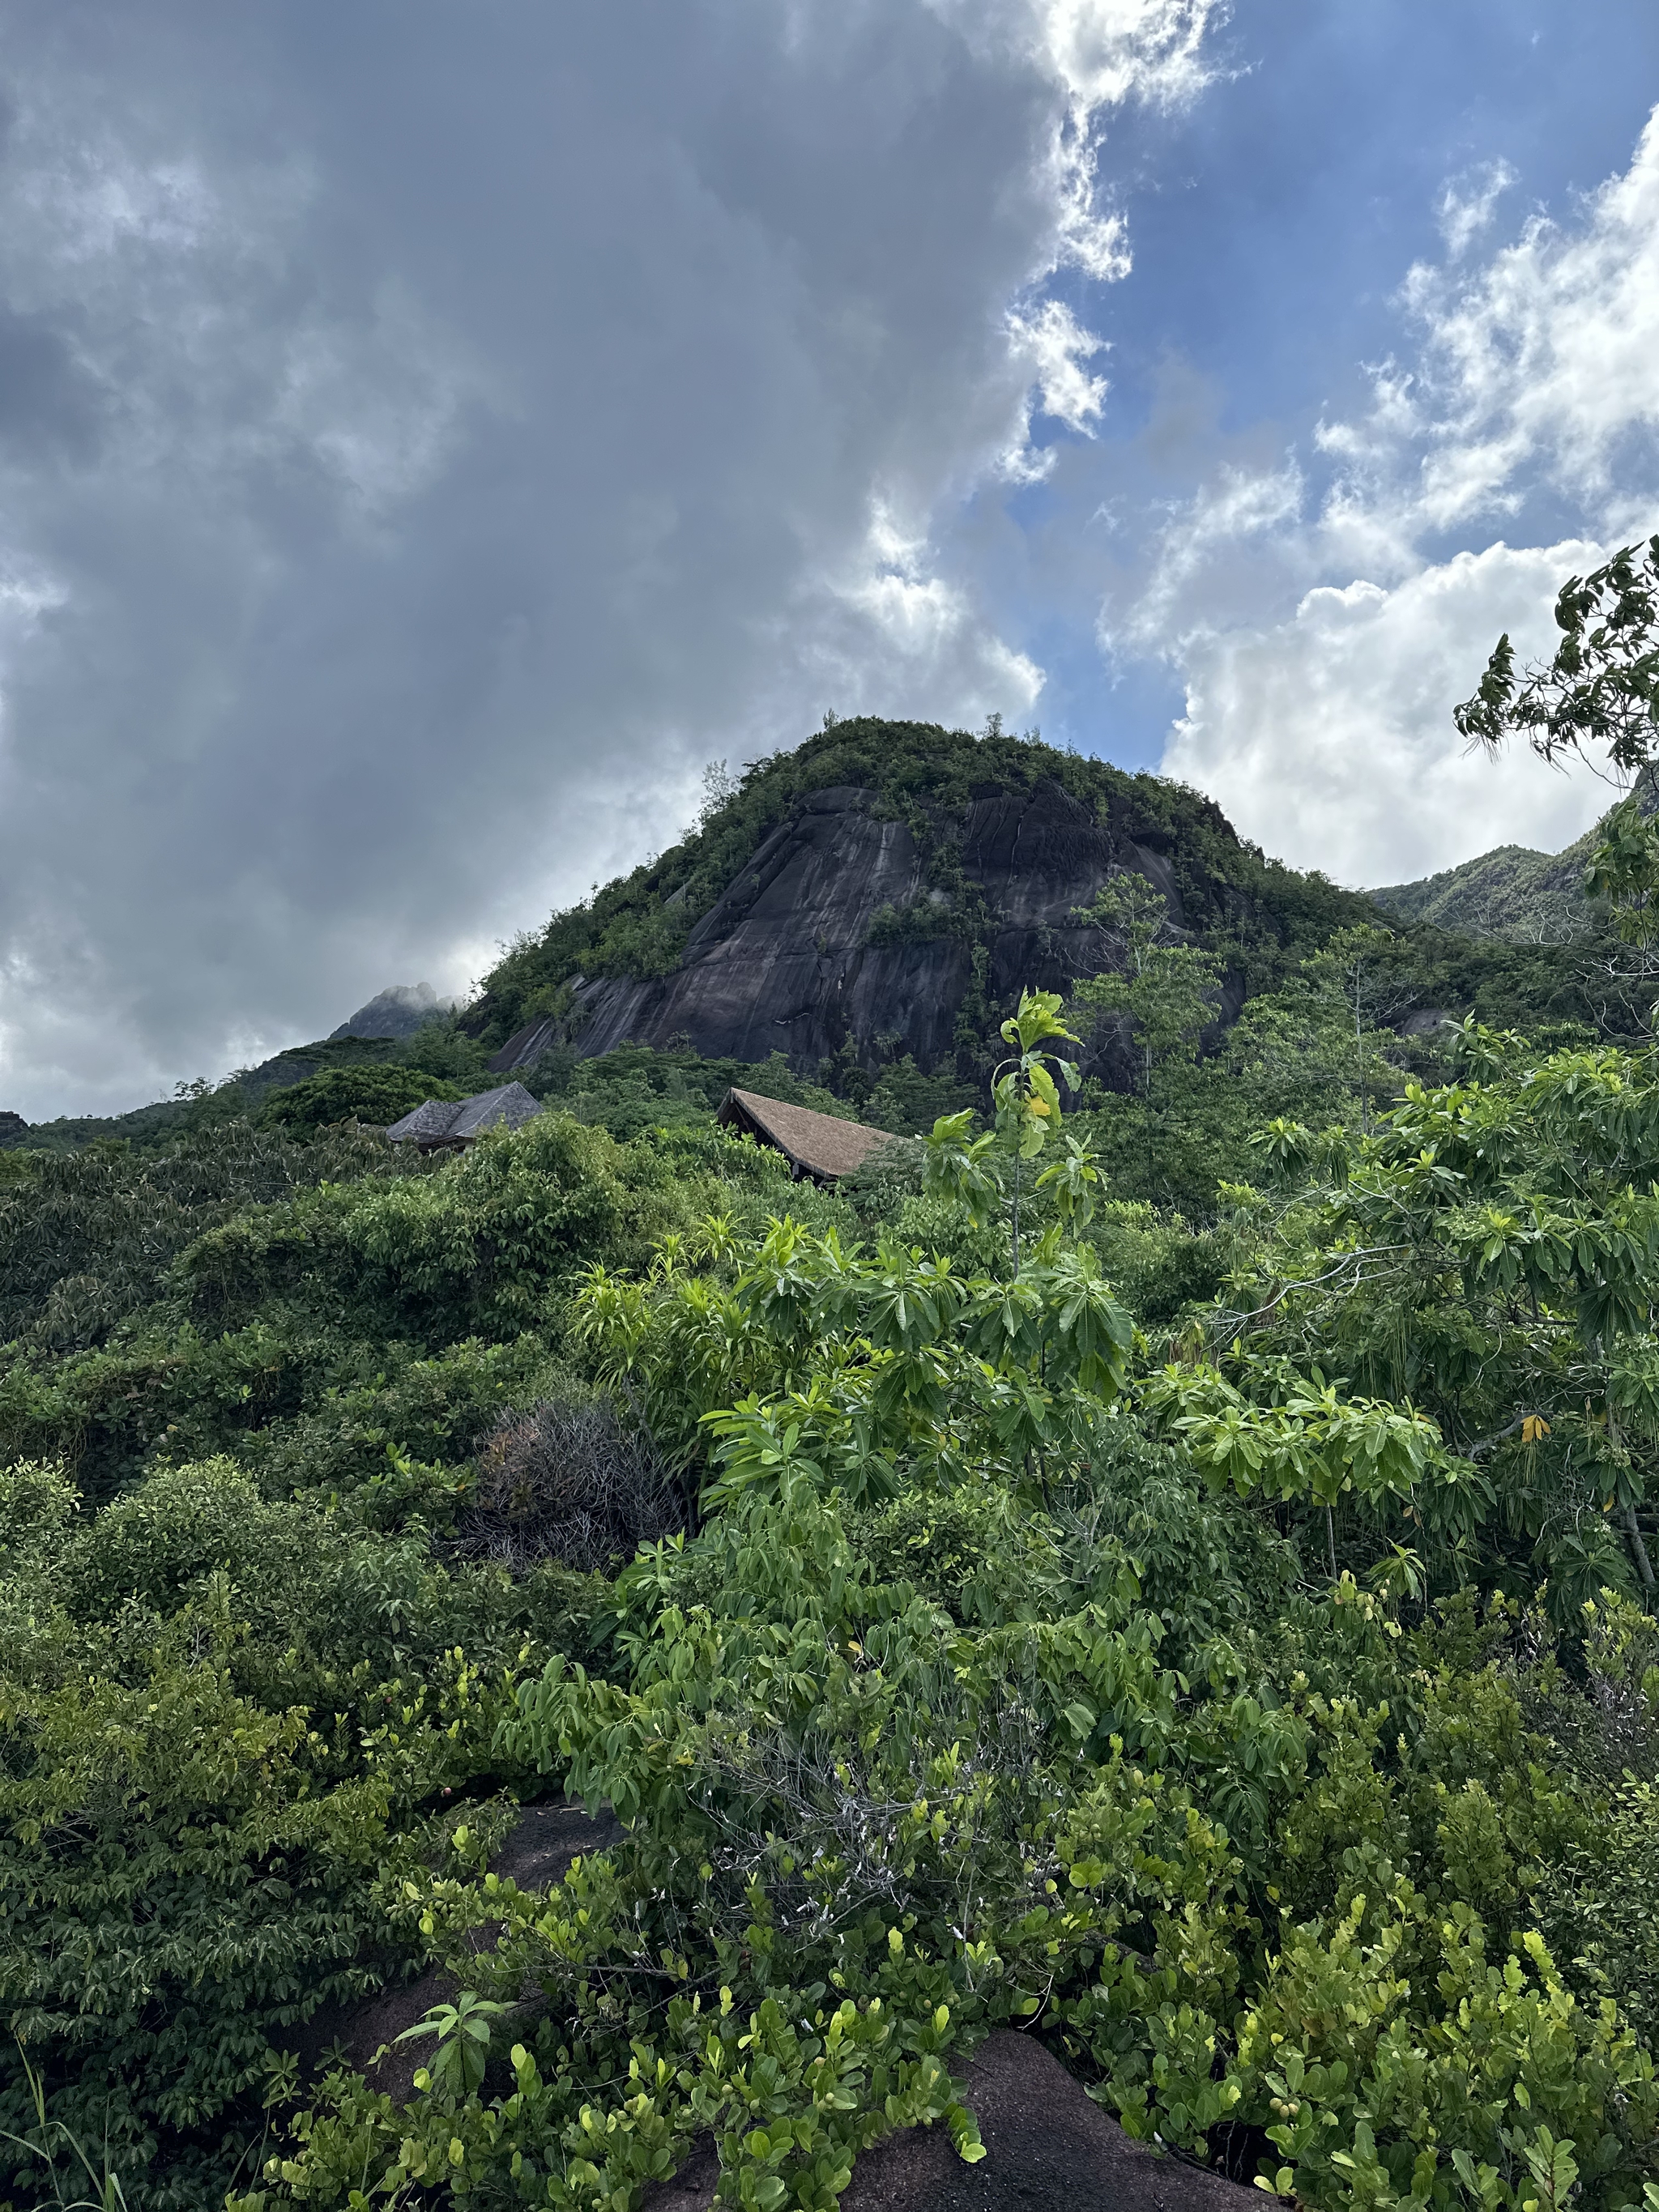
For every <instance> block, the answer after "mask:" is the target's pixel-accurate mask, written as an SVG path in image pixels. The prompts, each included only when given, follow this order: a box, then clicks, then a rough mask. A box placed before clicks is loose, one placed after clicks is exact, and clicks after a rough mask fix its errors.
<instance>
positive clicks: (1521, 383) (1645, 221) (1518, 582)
mask: <svg viewBox="0 0 1659 2212" xmlns="http://www.w3.org/2000/svg"><path fill="white" fill-rule="evenodd" d="M1510 181H1511V180H1510V179H1509V178H1508V177H1507V176H1500V175H1498V174H1497V173H1488V174H1487V175H1486V177H1485V178H1484V179H1480V180H1477V181H1476V182H1475V183H1474V185H1470V184H1468V182H1466V183H1465V185H1463V186H1462V187H1461V188H1460V189H1459V190H1458V191H1449V194H1448V197H1447V200H1446V203H1445V204H1443V208H1442V210H1441V213H1442V218H1443V226H1444V228H1445V232H1446V235H1447V238H1448V243H1449V250H1450V252H1451V255H1452V258H1451V260H1450V262H1449V264H1447V265H1445V266H1443V267H1430V266H1426V265H1425V266H1422V267H1419V268H1416V269H1413V270H1412V271H1411V273H1410V275H1409V276H1408V278H1407V282H1406V284H1405V287H1404V289H1403V293H1402V298H1401V305H1402V308H1403V310H1404V312H1405V313H1407V315H1408V316H1409V317H1410V318H1411V319H1412V321H1413V325H1414V326H1415V329H1416V331H1417V336H1418V343H1417V349H1416V353H1415V356H1414V358H1413V360H1412V361H1411V362H1409V363H1408V364H1405V365H1402V364H1401V363H1400V362H1390V363H1389V364H1387V365H1385V366H1384V367H1383V368H1381V369H1379V370H1378V371H1377V372H1376V376H1375V379H1374V399H1373V404H1372V406H1371V409H1370V411H1369V413H1368V414H1367V415H1366V416H1364V418H1363V419H1362V420H1360V421H1358V422H1328V423H1327V424H1325V425H1324V426H1322V431H1321V434H1320V437H1319V439H1318V441H1317V444H1318V447H1319V450H1320V453H1321V455H1322V458H1323V459H1324V460H1325V462H1326V463H1327V465H1328V466H1329V467H1330V468H1331V469H1332V470H1333V471H1334V473H1333V474H1332V476H1331V477H1330V478H1329V480H1328V483H1326V485H1325V488H1324V489H1323V491H1322V495H1320V496H1319V497H1318V498H1317V500H1316V501H1315V500H1314V499H1313V498H1312V497H1311V495H1310V493H1309V491H1308V489H1307V486H1306V483H1305V482H1304V475H1303V472H1302V471H1300V470H1299V469H1298V468H1297V465H1295V464H1294V463H1293V462H1289V461H1287V462H1286V463H1285V464H1284V465H1280V466H1279V467H1276V468H1273V469H1270V470H1265V471H1263V470H1257V471H1233V472H1232V473H1231V475H1226V474H1224V475H1222V476H1220V477H1218V479H1217V481H1216V482H1215V483H1213V484H1212V485H1211V486H1209V487H1208V488H1206V490H1205V491H1204V492H1203V493H1202V494H1201V495H1200V496H1199V498H1198V499H1197V500H1196V501H1194V502H1193V504H1192V505H1191V507H1189V508H1188V509H1187V510H1186V511H1184V512H1183V513H1182V514H1180V515H1179V516H1177V517H1176V518H1175V519H1174V520H1172V522H1171V524H1170V527H1169V528H1168V529H1167V530H1166V532H1164V536H1163V539H1162V543H1161V545H1160V548H1159V552H1158V559H1157V561H1156V562H1155V563H1154V565H1153V568H1152V576H1151V580H1150V583H1149V585H1148V586H1147V589H1146V592H1145V594H1144V596H1143V598H1142V599H1141V600H1140V601H1139V605H1137V606H1136V607H1135V608H1134V609H1133V611H1130V612H1129V613H1128V614H1127V616H1126V617H1123V618H1121V621H1120V623H1119V624H1118V628H1117V632H1116V636H1117V638H1118V641H1120V642H1121V643H1127V644H1129V645H1131V646H1135V647H1139V648H1140V649H1143V650H1145V649H1146V648H1147V647H1150V646H1151V645H1152V643H1153V641H1157V643H1158V645H1159V646H1160V647H1161V648H1162V649H1163V650H1164V652H1166V653H1168V654H1169V655H1170V657H1171V659H1173V660H1174V661H1175V662H1176V665H1178V666H1179V667H1180V669H1181V670H1182V672H1183V674H1184V676H1185V679H1186V683H1187V688H1188V700H1187V711H1186V713H1185V714H1184V716H1183V717H1182V719H1181V720H1180V721H1179V722H1178V723H1177V725H1176V728H1175V730H1174V731H1173V732H1172V733H1171V737H1170V744H1169V747H1168V750H1167V752H1166V755H1165V759H1164V767H1165V769H1166V770H1167V772H1169V773H1170V774H1171V775H1177V776H1180V777H1182V778H1183V779H1184V780H1187V781H1191V782H1194V783H1196V784H1199V785H1200V786H1201V787H1203V788H1205V789H1206V790H1209V791H1212V792H1213V793H1214V794H1215V795H1216V797H1217V798H1218V799H1219V800H1220V801H1221V803H1222V804H1223V805H1225V807H1226V808H1227V809H1228V811H1229V812H1230V813H1231V815H1232V816H1233V818H1234V819H1235V821H1236V822H1237V823H1238V824H1239V826H1240V828H1241V829H1244V830H1245V831H1246V832H1247V833H1248V834H1249V835H1250V836H1254V837H1255V838H1257V839H1259V840H1260V841H1261V842H1262V843H1263V844H1264V845H1265V846H1267V847H1268V848H1270V849H1272V850H1273V851H1275V852H1278V853H1282V854H1284V855H1285V857H1286V858H1288V859H1291V860H1296V861H1297V862H1299V863H1301V864H1302V865H1304V866H1321V867H1323V868H1325V869H1327V870H1328V872H1331V873H1333V874H1334V875H1336V876H1338V877H1339V878H1341V879H1343V880H1345V881H1347V882H1351V883H1373V884H1375V883H1383V882H1387V881H1390V880H1397V879H1399V878H1406V877H1410V876H1414V875H1418V874H1421V873H1425V872H1431V871H1432V870H1434V869H1437V868H1440V867H1443V866H1448V865H1449V864H1451V863H1452V862H1455V861H1456V860H1462V859H1465V858H1468V856H1469V855H1470V854H1474V853H1476V852H1479V851H1481V850H1483V849H1485V848H1486V847H1488V846H1491V845H1494V844H1498V843H1504V842H1520V843H1530V844H1536V845H1540V846H1543V847H1545V848H1553V847H1557V846H1559V845H1561V844H1563V843H1565V842H1568V841H1569V840H1570V839H1571V837H1573V836H1576V835H1577V833H1578V831H1579V830H1580V829H1583V827H1585V826H1586V825H1587V823H1589V821H1591V820H1593V819H1594V818H1595V815H1596V813H1597V812H1599V811H1601V808H1602V807H1604V806H1605V805H1607V803H1608V800H1609V793H1608V791H1607V787H1606V786H1605V785H1604V784H1602V783H1601V782H1600V781H1598V780H1597V779H1596V778H1595V777H1594V776H1592V775H1588V774H1584V773H1582V772H1575V773H1574V774H1572V775H1568V776H1565V777H1564V776H1562V775H1558V774H1554V773H1553V772H1552V771H1550V770H1547V769H1544V768H1543V767H1542V766H1541V764H1540V763H1537V762H1535V761H1534V760H1532V759H1531V758H1530V757H1528V756H1527V755H1526V754H1525V753H1524V752H1511V753H1510V754H1509V755H1508V756H1507V757H1505V758H1504V760H1503V761H1502V762H1501V763H1498V764H1497V765H1494V764H1492V763H1489V762H1487V761H1486V760H1485V759H1484V758H1474V759H1472V758H1469V757H1465V756H1464V755H1463V753H1462V744H1461V740H1460V739H1459V738H1458V737H1457V736H1456V733H1455V730H1454V729H1453V727H1452V722H1451V710H1452V708H1453V706H1454V704H1455V702H1457V701H1458V700H1460V699H1462V698H1464V697H1466V696H1468V694H1469V693H1470V692H1471V691H1472V690H1474V684H1475V682H1476V681H1477V679H1478V678H1479V676H1480V671H1481V669H1482V667H1483V666H1484V665H1485V660H1486V654H1487V653H1488V652H1489V650H1490V649H1491V647H1492V643H1493V641H1495V639H1496V638H1497V636H1498V633H1499V631H1500V630H1505V629H1507V630H1509V631H1510V633H1511V634H1512V635H1514V636H1515V637H1516V641H1517V643H1518V644H1519V645H1521V646H1522V647H1523V649H1529V650H1532V651H1540V650H1542V649H1544V648H1546V647H1547V643H1548V641H1549V639H1550V637H1551V636H1552V635H1553V631H1552V629H1551V625H1550V623H1549V618H1548V617H1549V609H1550V605H1551V603H1552V602H1553V598H1554V596H1555V592H1557V590H1558V589H1559V586H1560V584H1561V583H1562V582H1563V581H1564V580H1565V577H1566V575H1567V574H1569V573H1571V572H1572V571H1574V570H1580V571H1582V570H1583V568H1587V567H1589V566H1592V565H1594V564H1595V562H1596V561H1597V560H1598V559H1599V558H1601V557H1602V556H1603V555H1604V553H1605V551H1606V550H1607V549H1609V548H1610V547H1611V546H1612V545H1613V544H1616V543H1618V542H1620V540H1623V539H1626V538H1631V537H1634V536H1638V535H1642V534H1644V533H1646V532H1650V531H1651V530H1652V529H1653V528H1654V527H1655V526H1656V523H1659V456H1656V445H1655V435H1654V434H1655V431H1656V428H1659V114H1656V117H1655V118H1654V119H1653V120H1652V121H1650V124H1649V125H1648V128H1647V130H1646V131H1644V134H1643V137H1642V139H1641V143H1640V144H1639V145H1638V149H1637V151H1636V155H1635V158H1634V160H1633V161H1632V164H1631V167H1630V168H1629V169H1628V170H1627V171H1626V172H1625V173H1622V174H1620V175H1619V176H1615V177H1613V178H1612V179H1610V180H1609V181H1608V182H1607V184H1605V185H1603V186H1602V187H1601V189H1600V191H1597V192H1595V194H1593V195H1592V196H1590V197H1589V198H1588V199H1587V201H1586V202H1585V203H1584V204H1583V206H1582V207H1581V208H1580V209H1579V210H1577V212H1576V213H1575V214H1574V215H1573V216H1571V218H1570V219H1565V220H1562V221H1559V222H1547V221H1545V220H1544V219H1542V218H1541V217H1540V218H1534V220H1533V221H1531V222H1528V224H1527V226H1526V228H1525V229H1524V230H1523V232H1522V234H1521V236H1520V237H1519V239H1518V240H1516V242H1515V243H1513V244H1512V245H1510V246H1506V247H1504V248H1503V249H1502V250H1501V251H1499V252H1496V253H1494V254H1492V256H1491V257H1490V258H1488V259H1487V260H1486V262H1485V263H1484V264H1480V265H1471V264H1470V261H1469V259H1468V254H1469V249H1470V247H1471V246H1472V244H1473V243H1474V240H1475V239H1476V238H1477V236H1478V235H1479V234H1480V232H1481V231H1482V230H1483V229H1484V228H1485V227H1486V224H1487V222H1489V221H1490V219H1491V216H1492V211H1493V210H1494V208H1495V206H1496V204H1497V197H1498V192H1499V191H1500V190H1501V189H1502V188H1503V187H1504V186H1505V185H1507V184H1508V183H1509V182H1510ZM1537 521H1549V522H1553V525H1554V527H1553V529H1550V530H1549V531H1548V532H1547V537H1546V536H1545V534H1544V533H1540V539H1539V541H1538V542H1528V541H1529V539H1530V538H1531V532H1529V530H1528V524H1529V523H1533V524H1534V525H1535V523H1536V522H1537ZM1564 521H1565V523H1566V524H1567V527H1566V528H1565V529H1564V528H1563V527H1562V524H1563V522H1564ZM1448 539H1449V540H1450V541H1451V547H1449V546H1448V544H1447V541H1448ZM1451 548H1456V549H1457V550H1451Z"/></svg>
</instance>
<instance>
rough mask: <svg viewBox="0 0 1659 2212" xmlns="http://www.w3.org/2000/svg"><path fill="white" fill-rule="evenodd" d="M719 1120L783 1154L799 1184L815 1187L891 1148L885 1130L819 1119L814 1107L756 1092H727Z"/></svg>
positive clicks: (826, 1116)
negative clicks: (881, 1148) (884, 1147)
mask: <svg viewBox="0 0 1659 2212" xmlns="http://www.w3.org/2000/svg"><path fill="white" fill-rule="evenodd" d="M714 1119H715V1120H716V1121H718V1122H720V1125H721V1126H722V1127H724V1128H727V1129H738V1130H741V1131H742V1132H743V1133H744V1134H745V1135H747V1136H750V1137H753V1138H754V1139H755V1141H756V1142H757V1144H762V1145H769V1146H771V1148H772V1150H773V1151H774V1152H781V1153H782V1154H783V1157H784V1158H785V1159H787V1161H788V1163H789V1167H790V1172H791V1173H792V1174H793V1176H794V1179H795V1181H796V1182H799V1181H800V1180H801V1178H802V1177H803V1176H808V1177H810V1178H811V1181H812V1182H820V1183H832V1182H838V1181H839V1180H840V1178H841V1177H842V1176H844V1175H851V1173H852V1172H853V1170H854V1168H855V1167H859V1166H861V1165H862V1164H863V1163H864V1161H866V1159H867V1158H869V1156H870V1154H871V1153H872V1152H874V1151H875V1149H876V1147H877V1146H878V1145H886V1144H890V1143H891V1142H892V1136H891V1133H890V1131H888V1130H886V1129H872V1128H871V1127H868V1126H867V1124H866V1123H865V1122H863V1121H842V1120H840V1119H839V1117H838V1116H837V1115H834V1114H815V1113H814V1112H813V1111H812V1109H811V1107H810V1106H786V1105H785V1104H784V1103H783V1101H782V1100H781V1098H763V1097H761V1096H760V1095H759V1093H758V1092H757V1091H727V1092H726V1096H725V1097H724V1098H722V1099H721V1101H720V1111H719V1112H718V1113H717V1114H716V1115H715V1116H714Z"/></svg>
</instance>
